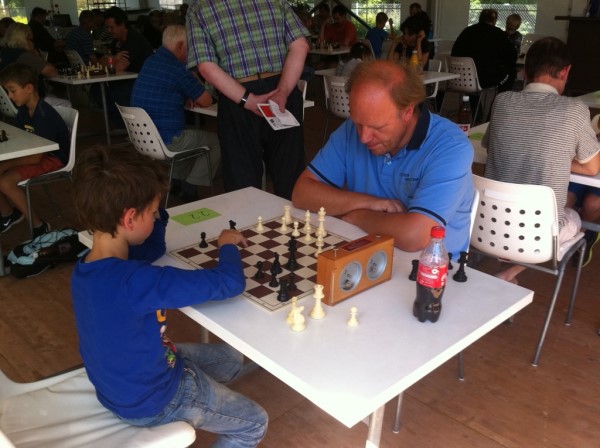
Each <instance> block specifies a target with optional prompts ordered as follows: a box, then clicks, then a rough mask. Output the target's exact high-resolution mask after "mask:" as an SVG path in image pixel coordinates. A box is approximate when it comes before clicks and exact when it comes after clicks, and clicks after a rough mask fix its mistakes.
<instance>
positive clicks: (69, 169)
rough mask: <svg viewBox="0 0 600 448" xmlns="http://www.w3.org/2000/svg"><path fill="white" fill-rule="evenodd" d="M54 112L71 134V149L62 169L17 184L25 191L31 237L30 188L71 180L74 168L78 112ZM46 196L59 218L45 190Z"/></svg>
mask: <svg viewBox="0 0 600 448" xmlns="http://www.w3.org/2000/svg"><path fill="white" fill-rule="evenodd" d="M54 108H55V109H56V111H57V112H58V113H59V114H60V116H61V117H62V119H63V120H64V122H65V124H66V125H67V128H68V129H69V131H70V132H71V143H70V144H71V147H70V149H69V160H68V162H67V163H66V164H65V166H63V167H62V168H60V169H58V170H56V171H51V172H49V173H45V174H40V175H39V176H36V177H32V178H30V179H25V180H22V181H21V182H19V187H21V188H24V189H25V196H26V197H27V214H28V216H29V233H30V235H31V236H32V237H33V221H32V219H31V208H32V207H31V187H32V186H34V185H42V184H44V187H45V184H48V183H50V182H56V181H58V180H64V179H71V175H72V173H73V167H74V166H75V154H76V146H77V124H78V122H79V112H78V111H77V110H76V109H73V108H71V107H63V106H55V107H54ZM45 190H46V194H47V195H48V198H49V199H50V202H52V203H53V204H54V209H55V210H56V214H57V216H60V210H59V208H58V206H57V205H56V204H55V203H54V201H52V198H51V196H50V193H49V191H48V189H47V188H46V189H45Z"/></svg>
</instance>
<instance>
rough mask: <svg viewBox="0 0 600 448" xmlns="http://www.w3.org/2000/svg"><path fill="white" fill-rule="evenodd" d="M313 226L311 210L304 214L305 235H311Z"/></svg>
mask: <svg viewBox="0 0 600 448" xmlns="http://www.w3.org/2000/svg"><path fill="white" fill-rule="evenodd" d="M311 232H312V226H311V225H310V210H306V213H305V214H304V233H311Z"/></svg>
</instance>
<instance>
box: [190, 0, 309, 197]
mask: <svg viewBox="0 0 600 448" xmlns="http://www.w3.org/2000/svg"><path fill="white" fill-rule="evenodd" d="M187 30H188V35H187V39H188V67H194V66H197V67H198V70H199V71H200V74H201V75H202V76H203V77H204V79H206V81H207V82H208V83H210V84H212V85H213V86H214V87H216V88H217V90H218V91H219V116H218V118H217V126H218V135H219V140H220V143H221V151H222V168H223V182H224V185H225V190H226V191H232V190H237V189H240V188H244V187H249V186H254V187H257V188H260V187H261V185H262V175H263V162H264V165H265V167H266V169H267V173H268V174H269V175H270V177H271V179H272V181H273V187H274V191H275V194H276V195H278V196H281V197H283V198H289V197H290V196H291V194H292V189H293V187H294V183H295V182H296V179H297V178H298V176H299V175H300V173H301V172H302V170H303V169H304V165H305V160H304V130H303V126H302V125H301V126H296V127H292V128H289V129H285V130H279V131H275V130H273V129H272V128H271V127H270V125H269V124H268V122H267V120H265V119H264V118H263V117H262V115H261V114H260V112H259V110H258V108H257V105H258V104H259V103H266V102H268V100H273V101H274V102H275V103H277V104H278V106H279V109H280V110H281V111H283V110H284V109H287V110H289V111H290V112H291V113H292V114H293V115H294V116H295V117H296V119H297V120H298V122H299V123H302V110H303V98H302V94H301V92H300V91H299V90H298V89H297V88H296V85H297V83H298V79H299V78H300V75H301V73H302V70H303V68H304V60H305V59H306V55H307V53H308V49H309V46H308V42H307V40H306V37H305V36H308V35H309V31H308V30H307V29H306V28H305V27H304V25H302V22H301V21H300V19H299V18H298V17H297V16H296V15H295V14H294V12H293V11H292V9H291V7H290V6H289V4H288V3H287V2H284V1H280V0H230V1H226V2H224V1H222V0H204V1H200V2H195V3H194V4H193V5H192V6H190V8H189V11H188V14H187Z"/></svg>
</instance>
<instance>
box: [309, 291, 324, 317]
mask: <svg viewBox="0 0 600 448" xmlns="http://www.w3.org/2000/svg"><path fill="white" fill-rule="evenodd" d="M313 297H314V299H315V307H314V308H313V309H312V311H311V312H310V317H312V318H313V319H323V318H324V317H325V310H324V309H323V303H322V299H323V297H325V294H323V285H319V284H316V285H315V293H314V294H313Z"/></svg>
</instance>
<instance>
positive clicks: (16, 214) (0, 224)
mask: <svg viewBox="0 0 600 448" xmlns="http://www.w3.org/2000/svg"><path fill="white" fill-rule="evenodd" d="M21 221H23V214H22V213H21V212H20V211H19V210H17V209H16V208H13V211H12V213H11V215H10V216H7V217H3V218H1V221H0V233H4V232H6V231H8V229H10V228H11V227H12V226H14V225H15V224H17V223H20V222H21Z"/></svg>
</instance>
